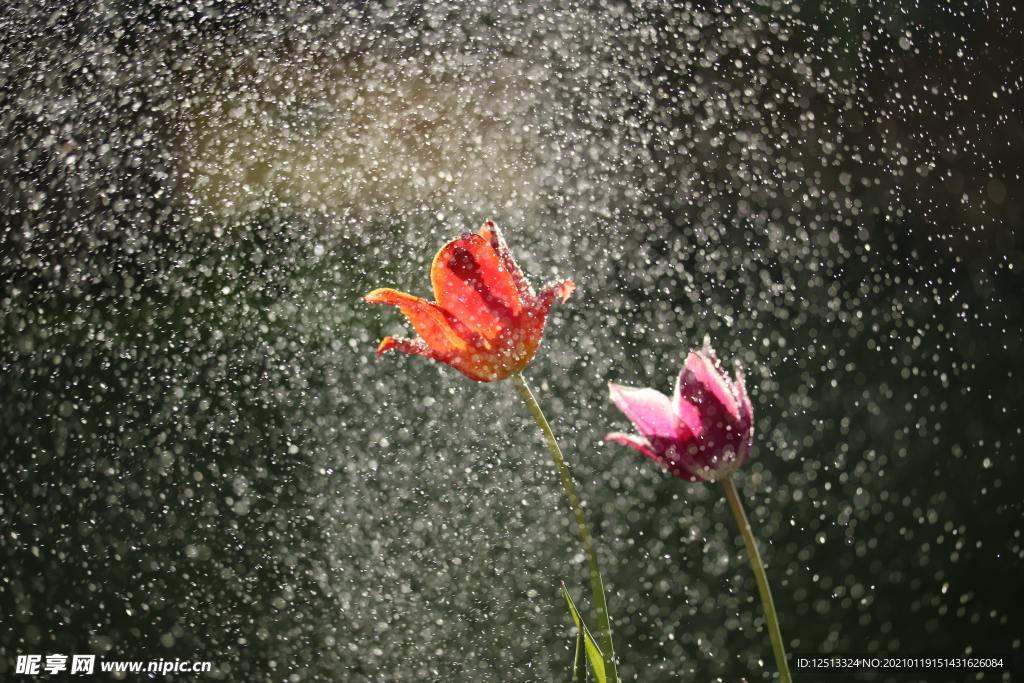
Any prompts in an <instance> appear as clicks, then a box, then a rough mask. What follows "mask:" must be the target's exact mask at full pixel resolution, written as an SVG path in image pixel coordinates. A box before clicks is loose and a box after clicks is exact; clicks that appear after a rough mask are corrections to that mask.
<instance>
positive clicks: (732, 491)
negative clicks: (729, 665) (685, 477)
mask: <svg viewBox="0 0 1024 683" xmlns="http://www.w3.org/2000/svg"><path fill="white" fill-rule="evenodd" d="M722 486H723V487H725V499H726V500H728V501H729V507H730V508H732V514H733V516H734V517H735V518H736V524H738V525H739V527H740V534H741V535H742V536H743V542H744V543H745V544H746V546H747V555H749V556H750V566H751V567H753V568H754V578H755V579H757V591H758V592H759V593H760V594H761V604H762V606H763V607H764V617H765V620H766V621H767V622H768V637H769V638H771V641H772V652H774V653H775V665H776V666H778V668H779V678H780V679H781V680H782V683H793V676H792V675H791V674H790V673H789V663H788V662H787V661H786V648H785V646H784V645H783V643H782V631H780V630H779V615H778V614H776V613H775V601H774V600H772V591H771V588H769V587H768V575H767V574H765V573H764V563H763V562H761V553H760V552H758V550H757V541H756V540H755V539H754V532H753V531H751V529H750V522H749V521H748V520H747V513H746V512H744V511H743V503H741V502H740V495H739V493H738V492H737V491H736V484H734V483H733V482H732V479H730V478H728V477H727V478H725V479H723V480H722Z"/></svg>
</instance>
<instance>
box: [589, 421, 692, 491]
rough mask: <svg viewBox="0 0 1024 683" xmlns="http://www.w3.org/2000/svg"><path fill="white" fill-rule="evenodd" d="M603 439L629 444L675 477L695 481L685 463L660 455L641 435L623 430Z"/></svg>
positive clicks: (624, 444)
mask: <svg viewBox="0 0 1024 683" xmlns="http://www.w3.org/2000/svg"><path fill="white" fill-rule="evenodd" d="M604 441H605V443H621V444H622V445H623V446H629V447H630V448H632V449H633V450H634V451H639V452H640V453H643V454H644V455H646V456H647V457H648V458H650V459H651V460H653V461H654V462H656V463H658V464H659V465H661V466H662V467H664V468H665V469H667V470H668V471H669V472H671V473H672V474H674V475H676V476H677V477H682V478H683V479H688V480H689V481H697V477H696V476H695V475H694V474H693V472H691V471H690V470H689V468H687V466H686V465H684V464H683V463H682V462H680V461H678V460H669V459H668V458H666V457H664V456H663V455H660V454H659V453H658V452H657V451H656V450H655V448H654V445H653V444H652V443H651V442H650V441H649V440H648V439H646V438H644V437H642V436H636V435H635V434H626V433H624V432H612V433H610V434H608V435H607V436H605V437H604Z"/></svg>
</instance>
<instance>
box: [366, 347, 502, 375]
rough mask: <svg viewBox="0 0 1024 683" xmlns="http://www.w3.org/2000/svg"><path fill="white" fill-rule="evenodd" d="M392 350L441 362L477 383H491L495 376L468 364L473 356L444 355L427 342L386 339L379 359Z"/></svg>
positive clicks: (481, 368) (379, 348)
mask: <svg viewBox="0 0 1024 683" xmlns="http://www.w3.org/2000/svg"><path fill="white" fill-rule="evenodd" d="M392 350H395V351H401V352H402V353H408V354H410V355H414V356H425V357H427V358H430V359H433V360H436V361H440V362H441V363H444V364H445V365H449V366H451V367H453V368H455V369H456V370H458V371H459V372H461V373H462V374H463V375H465V376H466V377H468V378H470V379H472V380H475V381H477V382H490V381H491V380H493V379H494V376H493V374H492V373H490V372H488V369H487V368H486V367H477V366H474V365H472V364H471V363H470V362H468V359H471V358H472V356H471V355H468V356H467V355H454V356H450V355H443V354H440V353H438V352H436V351H434V350H433V349H432V348H430V347H429V346H427V344H426V342H424V341H423V340H422V339H402V338H399V337H384V339H382V340H381V342H380V346H378V347H377V356H378V357H379V356H381V355H382V354H384V353H387V352H388V351H392Z"/></svg>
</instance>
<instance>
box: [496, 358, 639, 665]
mask: <svg viewBox="0 0 1024 683" xmlns="http://www.w3.org/2000/svg"><path fill="white" fill-rule="evenodd" d="M512 381H513V382H514V383H515V385H516V389H518V390H519V394H520V395H521V396H522V397H523V402H525V403H526V407H527V408H529V409H530V414H531V415H533V419H534V420H536V421H537V424H538V426H540V431H541V432H542V433H543V434H544V441H545V442H547V445H548V450H549V451H550V452H551V459H552V460H554V461H555V468H556V469H557V470H558V477H559V478H560V479H561V480H562V488H563V489H565V497H566V498H568V499H569V507H571V508H572V512H573V515H574V516H575V517H576V526H577V527H578V528H579V531H580V539H581V540H582V541H583V550H584V552H585V553H586V555H587V564H588V566H589V568H590V590H591V592H592V593H593V594H594V603H595V606H596V607H597V620H598V624H599V625H600V627H601V638H602V641H603V642H602V647H601V651H602V652H601V653H602V655H603V657H604V667H605V674H606V675H607V677H608V681H609V683H617V682H618V680H619V674H618V672H617V671H616V669H615V648H614V647H613V646H612V623H611V619H610V618H609V616H608V602H607V600H606V599H605V595H604V579H602V578H601V567H600V565H598V563H597V552H596V551H595V550H594V541H593V539H592V538H591V537H590V530H589V529H588V528H587V520H586V518H585V517H584V516H583V507H582V506H581V505H580V497H579V495H578V494H577V493H576V486H575V485H574V484H573V483H572V475H570V474H569V468H568V467H567V466H566V464H565V458H563V457H562V449H561V448H559V447H558V442H557V441H556V440H555V434H554V432H552V431H551V425H549V424H548V421H547V418H545V417H544V411H542V410H541V409H540V404H539V403H537V399H536V397H534V395H533V392H532V391H530V387H529V385H528V384H527V383H526V379H525V378H524V377H523V374H522V373H521V372H517V373H516V374H514V375H512Z"/></svg>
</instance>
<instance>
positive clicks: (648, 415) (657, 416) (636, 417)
mask: <svg viewBox="0 0 1024 683" xmlns="http://www.w3.org/2000/svg"><path fill="white" fill-rule="evenodd" d="M608 391H609V393H610V394H611V399H612V402H613V403H615V405H616V406H617V407H618V409H619V410H621V411H622V413H623V414H624V415H625V416H626V417H628V418H629V420H630V422H632V423H633V425H634V426H635V427H636V428H637V431H639V432H640V433H641V434H642V435H643V436H644V437H645V438H647V439H672V440H674V439H676V437H677V436H678V434H679V420H678V419H677V418H676V411H675V408H674V407H673V405H672V401H671V400H670V399H669V397H668V396H666V395H665V394H663V393H661V392H660V391H658V390H657V389H647V388H644V389H636V388H633V387H625V386H622V385H620V384H614V383H609V384H608Z"/></svg>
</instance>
